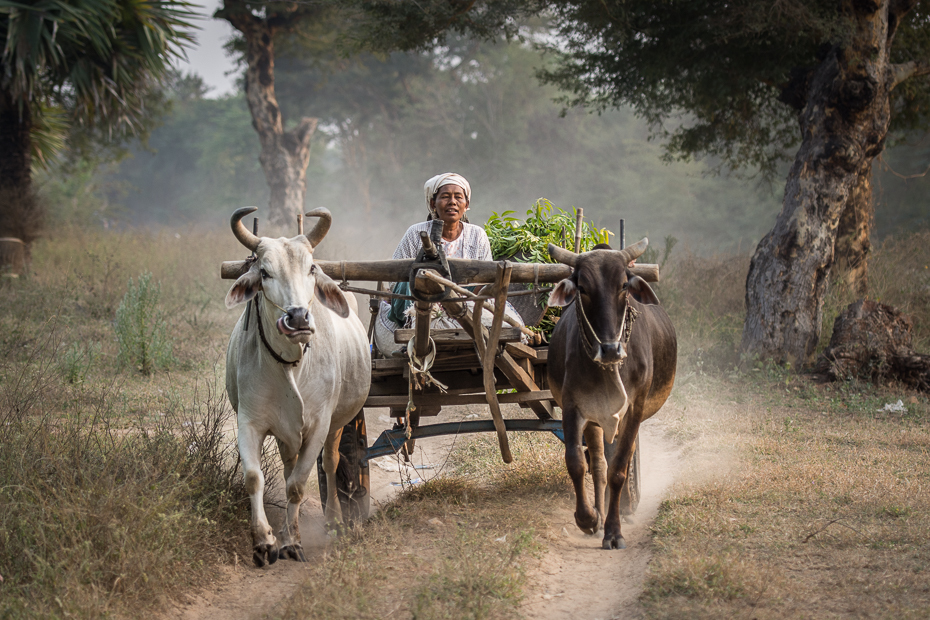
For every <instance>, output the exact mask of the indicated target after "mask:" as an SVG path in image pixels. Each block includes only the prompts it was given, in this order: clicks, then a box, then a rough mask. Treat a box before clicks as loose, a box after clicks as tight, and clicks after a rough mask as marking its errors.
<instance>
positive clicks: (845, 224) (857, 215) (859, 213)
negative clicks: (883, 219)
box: [834, 167, 875, 297]
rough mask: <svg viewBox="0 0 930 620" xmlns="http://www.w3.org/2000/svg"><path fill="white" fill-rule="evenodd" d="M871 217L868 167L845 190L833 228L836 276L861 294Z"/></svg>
mask: <svg viewBox="0 0 930 620" xmlns="http://www.w3.org/2000/svg"><path fill="white" fill-rule="evenodd" d="M874 217H875V205H874V203H873V202H872V169H871V167H869V169H868V170H865V171H864V174H861V175H860V176H859V179H858V182H857V183H856V185H855V186H854V187H853V188H852V191H850V192H849V200H848V201H847V203H846V208H845V209H843V213H842V214H841V215H840V223H839V227H838V228H837V229H836V251H835V255H836V267H835V268H836V278H835V279H834V281H836V280H837V279H839V280H841V281H842V283H843V284H844V285H845V286H846V287H848V288H849V289H850V290H851V291H853V292H854V293H855V294H856V295H857V296H859V297H863V296H865V295H866V294H867V293H868V290H869V281H868V275H869V272H868V266H869V265H868V261H869V255H870V254H871V252H872V242H871V240H870V239H869V234H870V233H871V231H872V221H873V218H874Z"/></svg>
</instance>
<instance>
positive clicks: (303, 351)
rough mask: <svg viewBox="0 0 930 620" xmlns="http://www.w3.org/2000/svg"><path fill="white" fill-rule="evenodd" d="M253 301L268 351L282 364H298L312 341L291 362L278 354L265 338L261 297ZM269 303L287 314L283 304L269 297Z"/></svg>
mask: <svg viewBox="0 0 930 620" xmlns="http://www.w3.org/2000/svg"><path fill="white" fill-rule="evenodd" d="M259 295H261V297H262V298H263V299H268V298H267V297H265V296H264V295H262V294H261V293H259ZM252 301H254V302H255V321H256V322H257V323H258V335H259V337H260V338H261V340H262V344H263V345H265V349H267V350H268V353H270V354H271V357H273V358H274V360H275V361H276V362H278V363H279V364H282V365H284V366H296V365H298V364H299V363H300V362H301V360H303V359H304V353H305V352H306V351H308V350H309V349H310V343H309V342H308V343H307V344H305V345H304V348H303V349H302V350H301V353H300V357H298V358H297V359H296V360H294V361H293V362H290V361H288V360H286V359H284V358H283V357H281V356H280V355H278V353H277V352H276V351H275V350H274V349H272V348H271V345H270V344H269V343H268V339H267V338H265V328H264V327H262V316H261V313H260V311H259V309H258V308H259V306H260V305H261V303H260V302H259V298H258V297H257V296H256V297H255V299H253V300H252ZM268 303H270V304H271V305H272V306H274V307H275V308H277V309H278V310H280V311H281V312H284V313H285V314H287V310H285V309H284V308H282V307H281V306H279V305H278V304H276V303H275V302H273V301H271V300H270V299H268ZM310 304H313V300H311V301H310ZM308 308H309V305H308Z"/></svg>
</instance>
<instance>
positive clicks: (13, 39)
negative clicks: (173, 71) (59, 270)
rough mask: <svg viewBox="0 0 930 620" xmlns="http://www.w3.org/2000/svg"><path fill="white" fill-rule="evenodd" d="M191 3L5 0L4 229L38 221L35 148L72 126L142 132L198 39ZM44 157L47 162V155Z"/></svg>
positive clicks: (1, 92) (0, 8) (0, 173)
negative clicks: (166, 80) (156, 96)
mask: <svg viewBox="0 0 930 620" xmlns="http://www.w3.org/2000/svg"><path fill="white" fill-rule="evenodd" d="M191 7H192V5H191V4H189V3H187V2H182V1H175V0H164V1H154V0H85V1H82V2H69V1H67V0H38V1H35V2H28V3H25V2H13V1H11V0H0V41H2V42H3V49H2V54H0V193H3V200H0V203H2V205H3V207H2V209H3V211H0V227H2V228H3V229H4V232H5V233H6V234H14V235H18V236H20V237H24V238H25V240H26V241H28V240H29V238H31V237H32V236H34V234H35V233H36V227H37V226H39V224H38V220H37V210H38V207H37V206H36V203H35V200H34V196H33V193H32V189H31V175H32V158H33V152H34V151H36V152H37V153H41V149H35V148H34V147H35V146H41V147H44V149H45V150H46V151H54V150H55V149H60V148H61V147H63V145H64V139H65V135H66V134H67V132H68V130H69V128H70V127H73V126H80V127H83V128H85V130H87V131H95V132H99V133H98V136H99V137H100V138H101V139H104V140H113V139H118V138H120V137H122V136H126V135H138V134H140V133H141V132H143V130H144V129H145V127H146V119H147V118H149V115H150V112H151V107H150V104H151V100H150V98H151V95H152V94H153V93H157V91H158V86H159V84H158V82H159V80H160V78H161V77H162V76H163V75H164V73H165V72H166V71H167V70H168V68H169V66H170V64H169V63H170V61H171V60H172V59H173V58H174V57H177V56H179V55H181V54H183V48H184V46H185V44H187V43H189V42H190V41H192V30H193V26H192V24H191V23H190V22H189V21H188V20H189V19H190V18H192V17H193V16H194V13H193V12H192V11H191ZM42 159H47V157H46V155H45V154H43V156H42Z"/></svg>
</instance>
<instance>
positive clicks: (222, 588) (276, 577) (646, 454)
mask: <svg viewBox="0 0 930 620" xmlns="http://www.w3.org/2000/svg"><path fill="white" fill-rule="evenodd" d="M469 416H471V417H477V416H481V417H485V416H487V408H486V407H484V408H480V407H475V408H460V410H459V411H456V412H455V413H454V414H453V413H452V412H450V415H447V414H446V413H445V412H444V413H443V421H451V420H452V419H454V418H460V419H465V418H467V417H469ZM366 417H367V421H368V433H369V442H371V441H373V440H374V438H375V437H376V436H377V434H378V433H380V432H381V430H383V429H384V428H387V427H388V426H389V425H390V421H389V420H388V417H387V410H386V409H373V410H368V411H366ZM462 441H465V439H463V438H461V437H459V438H456V437H442V438H434V439H430V440H426V441H421V442H418V443H417V450H416V453H415V455H414V459H413V460H414V465H419V466H420V467H419V468H416V469H411V468H409V467H403V466H401V467H398V461H397V460H394V459H390V458H387V457H383V458H381V459H379V460H378V461H377V462H376V463H373V464H372V467H371V491H372V508H373V509H375V508H376V506H377V505H378V504H379V503H382V502H385V501H387V500H389V499H390V498H391V497H393V496H394V495H395V494H396V493H397V492H398V491H399V490H400V489H401V486H400V481H401V479H402V478H403V479H405V480H411V479H416V478H421V479H423V480H428V479H430V478H432V477H433V476H436V475H440V474H441V473H442V470H443V465H444V463H445V461H446V458H447V456H448V454H449V452H450V451H451V450H453V449H454V447H455V444H456V442H462ZM640 441H641V443H642V456H641V462H642V469H643V477H642V480H641V489H642V491H643V497H642V500H641V502H640V506H639V510H638V512H637V515H636V517H635V523H625V524H624V526H623V532H624V537H625V538H626V541H627V548H626V549H625V550H620V551H604V550H602V549H601V545H600V542H601V534H598V535H596V536H586V535H584V534H582V533H581V531H580V530H578V528H577V527H576V526H575V523H574V518H573V516H572V513H573V510H574V508H573V506H572V505H571V504H569V503H568V502H566V503H565V504H564V505H559V506H555V507H548V508H547V509H546V510H547V514H548V515H551V519H550V523H551V525H550V527H549V530H548V532H547V534H546V541H545V542H546V544H547V546H548V550H547V551H546V553H545V555H544V556H543V558H542V560H541V562H540V563H539V565H538V567H536V568H534V569H533V570H532V571H531V573H530V574H529V576H528V586H527V588H526V598H525V601H524V605H523V609H522V612H523V614H524V615H525V616H526V617H527V618H530V619H532V620H558V619H562V618H566V619H567V618H572V619H579V620H587V619H591V620H593V619H603V620H606V619H608V618H620V617H622V618H636V617H639V616H640V610H639V606H638V603H637V598H638V596H639V593H640V591H641V589H642V580H643V575H644V573H645V570H646V567H647V565H648V563H649V560H650V550H649V541H648V526H649V524H650V523H651V521H652V519H653V518H654V517H655V514H656V510H657V508H658V506H659V503H660V502H661V499H662V497H663V496H664V493H665V491H666V489H667V488H668V486H669V484H671V482H672V480H673V478H674V474H675V472H676V471H677V462H678V453H677V451H676V448H675V447H674V446H673V445H672V443H671V442H669V441H668V440H667V439H666V438H665V436H664V432H663V429H662V425H661V421H660V420H650V421H648V422H647V423H646V424H645V425H644V426H643V428H642V430H641V433H640ZM424 465H425V466H427V467H426V468H424V467H423V466H424ZM278 512H279V511H276V510H274V509H272V510H270V511H269V519H271V520H272V525H273V526H274V527H277V526H276V519H278V520H279V519H280V515H279V514H276V513H278ZM301 513H302V517H301V524H300V527H301V535H302V539H303V544H304V549H305V551H306V554H307V557H308V559H310V560H311V562H312V561H313V558H315V557H316V558H319V557H321V556H322V554H323V552H324V551H325V549H326V546H327V542H328V539H327V536H326V533H325V531H324V529H323V523H322V511H321V509H320V502H319V498H318V497H316V496H315V494H313V493H311V496H310V497H308V499H307V500H306V502H305V505H304V507H303V510H302V511H301ZM304 579H306V565H302V564H298V563H296V562H288V561H280V562H277V563H276V564H274V565H272V566H266V567H265V568H263V569H256V568H254V567H253V566H252V562H251V558H248V557H246V558H237V559H236V563H235V564H234V565H233V566H229V567H226V568H225V569H223V570H222V571H221V572H220V573H218V574H217V575H216V577H215V579H214V580H213V583H212V585H211V586H210V587H208V588H206V589H204V590H202V591H201V592H199V593H197V594H195V595H191V596H188V597H187V598H186V599H185V600H183V601H181V602H180V603H176V604H174V605H173V606H172V607H171V609H170V610H169V612H168V613H167V615H166V617H170V618H181V619H183V620H207V619H213V618H224V619H227V618H228V619H232V620H239V619H242V620H253V619H259V618H264V617H266V616H267V615H272V616H273V615H274V614H275V612H276V609H278V608H279V606H280V604H281V602H282V601H284V600H286V599H287V598H288V597H289V595H291V594H292V593H293V592H295V591H296V589H297V588H298V587H299V586H300V585H301V583H302V582H303V580H304Z"/></svg>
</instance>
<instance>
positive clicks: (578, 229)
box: [575, 209, 584, 254]
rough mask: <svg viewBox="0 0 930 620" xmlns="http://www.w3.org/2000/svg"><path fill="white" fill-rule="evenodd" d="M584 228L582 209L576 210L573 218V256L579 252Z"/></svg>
mask: <svg viewBox="0 0 930 620" xmlns="http://www.w3.org/2000/svg"><path fill="white" fill-rule="evenodd" d="M583 226H584V209H578V215H577V217H576V218H575V254H577V253H578V252H580V251H581V236H582V227H583Z"/></svg>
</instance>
